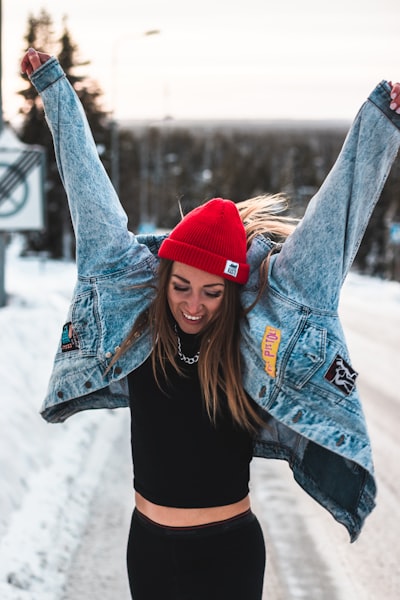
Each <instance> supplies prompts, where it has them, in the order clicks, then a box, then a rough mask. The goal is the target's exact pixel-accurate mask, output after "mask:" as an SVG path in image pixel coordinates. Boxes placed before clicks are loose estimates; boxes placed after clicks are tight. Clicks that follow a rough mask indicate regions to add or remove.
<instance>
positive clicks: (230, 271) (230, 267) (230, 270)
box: [224, 260, 239, 277]
mask: <svg viewBox="0 0 400 600" xmlns="http://www.w3.org/2000/svg"><path fill="white" fill-rule="evenodd" d="M224 273H226V275H230V276H231V277H237V276H238V273H239V263H237V262H233V261H232V260H227V261H226V263H225V269H224Z"/></svg>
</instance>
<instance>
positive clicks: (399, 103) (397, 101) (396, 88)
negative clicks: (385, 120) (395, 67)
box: [390, 83, 400, 115]
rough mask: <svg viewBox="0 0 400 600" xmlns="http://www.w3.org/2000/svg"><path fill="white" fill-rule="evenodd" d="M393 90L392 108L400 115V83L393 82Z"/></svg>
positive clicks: (391, 95) (391, 94) (391, 96)
mask: <svg viewBox="0 0 400 600" xmlns="http://www.w3.org/2000/svg"><path fill="white" fill-rule="evenodd" d="M391 86H392V91H391V93H390V98H391V100H392V101H391V103H390V108H391V109H392V110H395V111H396V112H397V114H398V115H400V83H393V84H391Z"/></svg>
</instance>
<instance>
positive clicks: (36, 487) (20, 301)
mask: <svg viewBox="0 0 400 600" xmlns="http://www.w3.org/2000/svg"><path fill="white" fill-rule="evenodd" d="M74 279H75V266H74V265H73V264H71V263H64V262H58V261H50V260H47V261H40V260H38V259H36V258H25V259H22V258H19V244H18V238H16V239H15V240H14V242H13V244H11V245H10V247H9V249H8V253H7V263H6V289H7V292H8V294H9V301H8V304H7V306H6V307H4V308H1V309H0V341H1V350H2V360H1V361H0V379H1V388H0V389H1V396H0V407H1V410H0V432H1V435H0V598H1V600H59V599H60V598H61V596H62V593H63V589H64V587H65V577H66V573H67V572H68V566H69V561H70V560H71V557H72V555H73V553H74V550H75V549H76V547H77V545H78V544H79V540H80V537H81V534H82V531H83V528H84V524H85V522H86V519H87V515H88V510H89V505H90V502H91V499H92V495H93V493H94V492H95V490H96V485H97V483H98V479H99V476H100V473H101V470H102V468H103V465H104V463H105V461H106V459H107V456H108V455H109V451H110V448H111V446H112V444H113V443H114V442H115V440H116V439H117V437H118V434H119V432H120V431H121V423H122V420H123V419H126V416H127V415H126V412H125V411H123V410H120V411H114V412H111V411H99V412H90V413H89V412H86V413H83V414H80V415H76V416H74V417H73V418H71V419H70V420H69V421H67V422H66V423H64V424H61V425H49V424H47V423H45V421H43V419H42V418H41V417H40V416H39V413H38V411H39V408H40V405H41V402H42V399H43V397H44V395H45V390H46V385H47V380H48V376H49V373H50V369H51V364H52V360H53V355H54V351H55V348H56V346H57V343H58V340H59V336H60V333H61V326H62V324H63V322H64V318H65V316H66V312H67V308H68V302H69V298H70V296H71V293H72V289H73V285H74ZM344 291H345V293H346V294H347V295H349V296H350V297H351V302H352V303H353V305H354V314H355V318H356V315H357V306H361V305H363V306H365V305H366V304H369V305H370V306H375V308H376V306H378V307H379V310H380V311H384V312H385V315H386V316H387V315H390V314H392V313H393V323H396V322H397V323H398V321H399V307H400V284H399V283H394V282H383V281H380V280H376V279H372V278H367V277H361V276H358V275H356V274H353V273H352V274H350V276H349V278H348V280H347V282H346V284H345V290H344ZM377 327H378V324H377V323H376V321H373V320H372V321H371V336H373V335H374V334H376V335H378V334H379V331H378V329H377ZM394 329H395V327H394ZM394 329H393V332H390V331H387V332H385V335H386V336H389V338H390V335H391V334H392V335H393V336H394V335H395V333H394ZM393 342H394V337H393ZM395 347H396V348H397V345H396V344H395V343H393V350H394V349H395ZM371 360H373V356H372V357H371ZM371 368H372V365H371ZM394 375H395V373H392V374H391V377H392V378H393V376H394ZM396 376H397V374H396ZM391 377H390V376H389V374H388V375H387V378H386V379H385V381H387V383H388V385H389V384H390V378H391Z"/></svg>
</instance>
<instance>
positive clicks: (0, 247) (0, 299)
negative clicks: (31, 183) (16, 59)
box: [0, 0, 6, 308]
mask: <svg viewBox="0 0 400 600" xmlns="http://www.w3.org/2000/svg"><path fill="white" fill-rule="evenodd" d="M2 28H3V12H2V5H1V0H0V134H1V132H2V131H3V127H4V124H3V94H2V87H3V71H2V62H3V46H2V38H1V32H2ZM5 264H6V234H5V233H4V232H3V231H0V308H1V307H2V306H4V305H5V303H6V290H5V287H4V271H5Z"/></svg>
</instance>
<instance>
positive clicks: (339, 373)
mask: <svg viewBox="0 0 400 600" xmlns="http://www.w3.org/2000/svg"><path fill="white" fill-rule="evenodd" d="M357 375H358V373H357V372H356V371H354V369H352V368H351V366H350V365H349V364H348V363H347V362H346V361H345V360H344V358H342V357H341V356H339V354H337V355H336V357H335V359H334V361H333V362H332V364H331V366H330V367H329V369H328V371H327V372H326V373H325V379H326V380H327V381H329V383H332V385H334V386H335V387H337V388H338V389H339V390H340V391H341V392H343V394H345V395H346V396H348V395H349V394H350V393H351V392H352V391H353V389H354V386H355V384H356V378H357Z"/></svg>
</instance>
